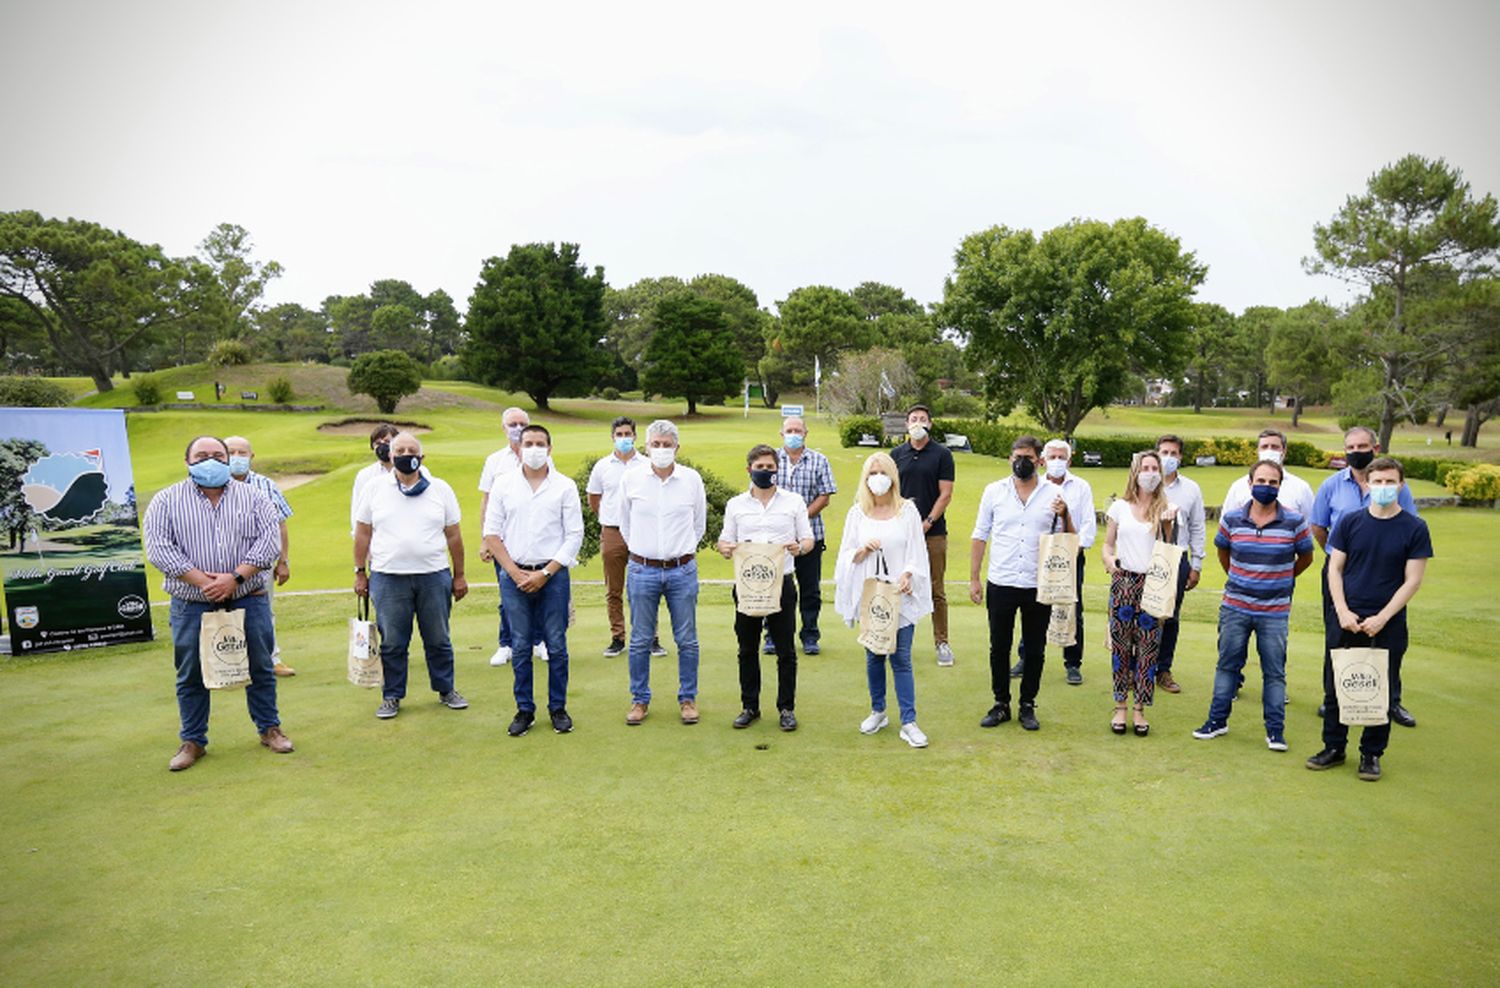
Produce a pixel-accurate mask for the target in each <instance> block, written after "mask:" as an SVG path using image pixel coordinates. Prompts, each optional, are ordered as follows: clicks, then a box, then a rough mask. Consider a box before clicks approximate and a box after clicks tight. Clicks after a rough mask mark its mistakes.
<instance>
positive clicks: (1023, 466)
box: [1010, 457, 1036, 480]
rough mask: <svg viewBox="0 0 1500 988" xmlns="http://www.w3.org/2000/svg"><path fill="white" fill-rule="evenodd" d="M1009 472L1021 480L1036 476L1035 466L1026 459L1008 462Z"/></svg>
mask: <svg viewBox="0 0 1500 988" xmlns="http://www.w3.org/2000/svg"><path fill="white" fill-rule="evenodd" d="M1010 472H1011V473H1013V474H1015V475H1016V476H1017V477H1018V478H1020V479H1021V480H1030V479H1031V478H1032V477H1033V476H1035V474H1036V464H1035V463H1033V462H1032V461H1031V460H1028V459H1026V458H1024V457H1023V458H1021V459H1019V460H1011V461H1010Z"/></svg>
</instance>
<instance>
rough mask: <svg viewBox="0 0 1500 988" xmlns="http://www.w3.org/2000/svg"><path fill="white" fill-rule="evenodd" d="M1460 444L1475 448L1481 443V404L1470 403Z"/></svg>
mask: <svg viewBox="0 0 1500 988" xmlns="http://www.w3.org/2000/svg"><path fill="white" fill-rule="evenodd" d="M1458 444H1459V445H1460V446H1467V447H1468V448H1470V449H1474V448H1476V447H1477V446H1478V445H1479V406H1478V405H1477V404H1472V403H1471V404H1470V405H1469V410H1468V412H1467V413H1466V414H1465V415H1464V431H1463V436H1462V438H1460V439H1459V441H1458Z"/></svg>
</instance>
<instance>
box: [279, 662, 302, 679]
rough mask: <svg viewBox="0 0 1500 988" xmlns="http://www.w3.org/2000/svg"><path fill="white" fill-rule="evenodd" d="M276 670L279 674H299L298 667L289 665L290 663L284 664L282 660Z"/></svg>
mask: <svg viewBox="0 0 1500 988" xmlns="http://www.w3.org/2000/svg"><path fill="white" fill-rule="evenodd" d="M275 672H276V675H278V676H295V675H297V670H296V669H293V668H292V667H291V666H288V665H282V664H281V663H280V662H278V663H276V668H275Z"/></svg>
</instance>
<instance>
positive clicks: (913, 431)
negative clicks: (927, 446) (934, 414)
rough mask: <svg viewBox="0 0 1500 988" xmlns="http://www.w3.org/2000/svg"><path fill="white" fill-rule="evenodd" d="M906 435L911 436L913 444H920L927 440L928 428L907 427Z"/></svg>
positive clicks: (920, 426)
mask: <svg viewBox="0 0 1500 988" xmlns="http://www.w3.org/2000/svg"><path fill="white" fill-rule="evenodd" d="M906 434H907V435H908V436H911V441H912V442H914V443H919V442H921V441H922V440H924V439H926V438H927V426H925V425H909V426H907V427H906Z"/></svg>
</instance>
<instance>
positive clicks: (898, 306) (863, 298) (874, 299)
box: [849, 281, 923, 320]
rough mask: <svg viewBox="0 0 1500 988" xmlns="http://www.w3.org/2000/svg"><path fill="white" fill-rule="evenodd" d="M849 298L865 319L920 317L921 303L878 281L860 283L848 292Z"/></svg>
mask: <svg viewBox="0 0 1500 988" xmlns="http://www.w3.org/2000/svg"><path fill="white" fill-rule="evenodd" d="M849 297H850V298H852V299H854V304H855V305H857V306H859V308H860V311H861V312H863V313H864V314H865V318H866V319H871V320H878V319H879V318H880V317H881V316H920V315H922V314H923V310H922V303H921V302H918V301H917V300H916V299H914V298H911V297H909V296H908V295H907V294H906V293H905V292H904V291H902V290H901V289H899V288H897V287H896V286H895V285H886V284H882V283H881V282H878V281H862V282H860V283H859V285H858V286H856V287H855V288H853V289H852V290H850V292H849Z"/></svg>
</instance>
